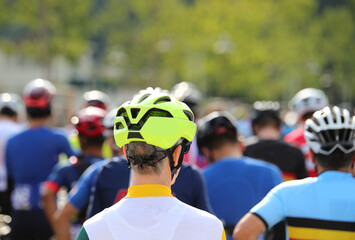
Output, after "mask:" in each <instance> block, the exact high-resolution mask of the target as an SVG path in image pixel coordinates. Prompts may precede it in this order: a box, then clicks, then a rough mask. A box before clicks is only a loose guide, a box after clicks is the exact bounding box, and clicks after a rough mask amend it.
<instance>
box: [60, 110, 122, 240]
mask: <svg viewBox="0 0 355 240" xmlns="http://www.w3.org/2000/svg"><path fill="white" fill-rule="evenodd" d="M116 113H117V108H115V109H113V110H111V111H110V112H109V113H108V114H107V115H106V116H105V118H104V119H103V125H104V127H105V130H104V132H103V134H104V136H105V138H106V142H107V143H108V144H109V146H110V147H111V150H112V152H113V153H114V154H115V156H119V155H122V154H123V153H122V151H121V149H120V148H118V147H117V145H116V144H115V142H114V141H115V140H114V137H113V126H114V120H115V117H116ZM116 158H117V159H120V157H113V159H116ZM110 160H111V159H108V160H107V161H99V162H96V163H94V164H92V165H91V166H90V167H88V169H86V170H85V172H84V173H83V174H82V175H81V176H80V178H79V180H78V182H77V183H76V184H75V186H74V187H73V188H72V190H71V191H70V192H69V196H68V201H67V202H66V203H65V205H64V206H63V208H62V209H61V210H59V211H57V213H56V215H55V219H56V221H55V222H56V228H57V230H58V231H57V232H58V233H57V239H58V240H61V239H63V240H64V239H69V238H70V235H72V236H73V235H74V236H75V238H76V236H77V234H78V233H79V232H71V231H70V230H71V229H70V223H71V220H72V219H73V218H74V217H75V216H77V215H78V213H79V212H80V211H85V210H86V206H88V203H89V198H90V192H91V188H92V187H93V185H94V182H95V178H96V175H97V173H98V171H99V169H100V168H101V167H102V166H103V165H104V164H105V163H106V162H109V161H110ZM125 166H126V169H127V164H126V165H125ZM88 211H89V210H88ZM82 217H84V215H82Z"/></svg>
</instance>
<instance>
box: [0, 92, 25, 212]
mask: <svg viewBox="0 0 355 240" xmlns="http://www.w3.org/2000/svg"><path fill="white" fill-rule="evenodd" d="M20 105H21V99H20V97H19V96H17V95H16V94H10V93H2V94H0V132H1V136H0V213H2V214H7V215H9V214H10V210H11V203H10V196H9V195H8V193H7V174H6V167H5V160H4V157H5V156H4V152H5V145H6V142H7V140H8V139H9V138H10V137H11V136H13V135H15V134H17V133H19V132H20V131H21V130H22V126H20V125H19V124H18V115H19V112H20Z"/></svg>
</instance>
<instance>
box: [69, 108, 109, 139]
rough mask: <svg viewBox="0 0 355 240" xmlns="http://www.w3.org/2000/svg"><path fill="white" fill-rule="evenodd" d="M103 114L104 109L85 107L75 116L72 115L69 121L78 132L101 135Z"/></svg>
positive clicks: (95, 135)
mask: <svg viewBox="0 0 355 240" xmlns="http://www.w3.org/2000/svg"><path fill="white" fill-rule="evenodd" d="M105 115H106V111H105V110H103V109H101V108H97V107H87V108H83V109H81V110H80V111H79V112H78V114H77V115H76V116H74V117H72V119H71V122H72V124H74V125H75V128H76V130H77V131H78V133H79V134H83V135H85V136H87V137H89V138H94V137H98V136H100V135H103V132H104V130H105V127H104V125H103V119H104V117H105Z"/></svg>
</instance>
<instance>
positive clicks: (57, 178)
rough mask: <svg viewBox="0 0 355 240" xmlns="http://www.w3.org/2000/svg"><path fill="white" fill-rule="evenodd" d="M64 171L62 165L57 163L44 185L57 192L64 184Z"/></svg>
mask: <svg viewBox="0 0 355 240" xmlns="http://www.w3.org/2000/svg"><path fill="white" fill-rule="evenodd" d="M64 171H65V170H64V166H63V165H62V164H61V163H57V164H56V165H55V166H54V168H53V170H52V172H51V173H50V175H49V176H48V178H47V181H46V182H45V184H44V186H45V187H46V188H48V189H51V190H52V191H53V192H55V193H57V192H58V191H59V188H60V187H62V186H65V176H64ZM67 187H68V186H67Z"/></svg>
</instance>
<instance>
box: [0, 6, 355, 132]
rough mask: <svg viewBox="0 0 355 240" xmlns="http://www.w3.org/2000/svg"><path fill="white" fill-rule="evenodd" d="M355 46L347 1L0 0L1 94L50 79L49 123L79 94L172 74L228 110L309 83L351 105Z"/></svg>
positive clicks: (159, 82) (159, 80)
mask: <svg viewBox="0 0 355 240" xmlns="http://www.w3.org/2000/svg"><path fill="white" fill-rule="evenodd" d="M354 43H355V0H297V1H294V0H263V1H259V0H223V1H217V0H169V1H166V0H154V1H147V0H71V1H62V0H31V1H28V0H1V1H0V72H1V74H0V92H15V93H19V94H21V93H22V90H23V87H24V85H25V84H26V83H27V82H28V81H30V80H32V79H35V78H39V77H40V78H44V79H48V80H50V81H51V82H53V83H54V84H55V85H56V87H57V89H58V92H57V97H56V106H57V109H58V110H57V111H56V115H57V123H56V124H58V125H64V124H65V123H66V121H67V119H69V117H70V115H71V114H72V113H73V112H75V111H76V110H77V108H78V106H79V104H80V103H79V99H80V97H81V96H82V93H83V92H85V91H87V90H92V89H99V90H101V91H104V92H106V93H107V94H108V95H109V96H110V97H111V99H112V105H118V104H121V103H122V102H123V101H125V100H126V99H129V98H130V97H131V96H132V94H133V93H135V92H136V91H137V90H139V89H142V88H146V87H148V86H151V87H161V88H164V89H169V90H170V89H171V88H172V87H173V86H174V85H175V84H176V83H178V82H181V81H188V82H191V83H194V84H195V85H196V86H197V87H198V88H199V90H200V91H201V92H202V94H203V95H204V97H205V99H207V98H211V97H223V100H221V101H220V102H221V103H220V104H221V105H225V104H224V103H223V101H228V102H229V103H232V107H238V106H244V105H243V104H246V105H248V104H249V103H253V102H254V101H256V100H273V101H279V102H281V103H282V104H284V105H285V104H287V102H288V101H289V100H290V99H291V98H292V97H293V95H294V94H295V93H296V92H298V91H299V90H300V89H302V88H306V87H314V88H319V89H322V90H323V91H324V92H325V93H326V94H327V95H328V97H329V99H330V102H331V103H332V104H342V105H345V106H350V108H353V107H352V106H353V104H355V97H354V96H353V94H354V93H355V67H354V66H355V44H354ZM238 114H243V111H242V110H238ZM237 117H238V116H237Z"/></svg>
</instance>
